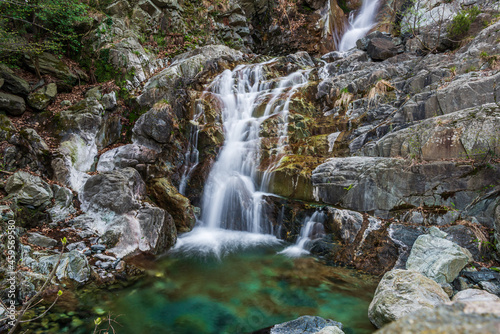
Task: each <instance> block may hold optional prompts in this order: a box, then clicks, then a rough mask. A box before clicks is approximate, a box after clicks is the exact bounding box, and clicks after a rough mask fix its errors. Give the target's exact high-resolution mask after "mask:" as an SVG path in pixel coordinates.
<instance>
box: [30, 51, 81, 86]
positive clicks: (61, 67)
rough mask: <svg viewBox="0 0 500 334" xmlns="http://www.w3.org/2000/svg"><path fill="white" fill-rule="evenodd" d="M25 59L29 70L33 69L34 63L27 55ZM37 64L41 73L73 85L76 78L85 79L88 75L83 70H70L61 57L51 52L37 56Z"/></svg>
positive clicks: (76, 80)
mask: <svg viewBox="0 0 500 334" xmlns="http://www.w3.org/2000/svg"><path fill="white" fill-rule="evenodd" d="M25 61H26V64H27V65H28V67H29V68H30V69H31V70H34V69H35V65H34V64H33V62H32V61H31V59H30V58H29V57H28V56H25ZM38 64H39V67H40V73H41V74H50V75H53V76H55V77H56V78H58V79H59V80H61V81H63V82H64V83H66V84H70V85H75V84H76V83H77V82H78V80H79V79H80V80H83V81H87V80H88V77H87V75H86V74H85V73H84V72H81V71H72V70H70V68H69V67H68V65H66V64H65V63H64V62H63V61H62V60H61V59H59V58H57V57H56V56H54V55H53V54H50V53H47V52H44V53H42V54H41V55H39V57H38Z"/></svg>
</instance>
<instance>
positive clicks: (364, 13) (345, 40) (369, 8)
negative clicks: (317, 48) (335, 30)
mask: <svg viewBox="0 0 500 334" xmlns="http://www.w3.org/2000/svg"><path fill="white" fill-rule="evenodd" d="M379 2H380V0H363V5H362V6H361V9H360V10H359V14H358V15H356V16H355V15H354V13H352V12H351V14H350V16H349V28H348V30H347V31H346V32H345V34H344V35H343V36H342V39H341V40H340V43H339V46H338V50H339V51H347V50H350V49H352V48H353V47H355V46H356V41H357V40H358V39H360V38H363V37H364V36H365V35H366V34H367V33H368V32H369V31H370V29H372V28H373V26H374V25H375V23H376V22H375V16H376V14H377V10H378V7H379Z"/></svg>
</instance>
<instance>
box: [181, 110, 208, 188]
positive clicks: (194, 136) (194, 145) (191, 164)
mask: <svg viewBox="0 0 500 334" xmlns="http://www.w3.org/2000/svg"><path fill="white" fill-rule="evenodd" d="M202 114H203V106H202V105H201V103H198V104H197V105H196V113H195V115H194V117H193V120H192V121H191V122H190V125H191V130H190V132H189V148H188V150H187V152H186V154H185V155H184V158H185V161H186V164H185V166H184V172H183V174H182V178H181V182H180V184H179V193H180V194H181V195H186V186H187V184H188V182H189V179H190V178H191V174H192V173H193V171H194V169H195V168H196V166H198V163H199V158H200V152H199V151H198V135H199V133H200V127H199V125H198V119H199V118H200V117H201V115H202Z"/></svg>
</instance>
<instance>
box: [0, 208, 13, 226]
mask: <svg viewBox="0 0 500 334" xmlns="http://www.w3.org/2000/svg"><path fill="white" fill-rule="evenodd" d="M0 218H1V219H2V221H4V222H8V221H9V220H11V219H14V211H12V209H11V208H10V207H9V206H7V205H0Z"/></svg>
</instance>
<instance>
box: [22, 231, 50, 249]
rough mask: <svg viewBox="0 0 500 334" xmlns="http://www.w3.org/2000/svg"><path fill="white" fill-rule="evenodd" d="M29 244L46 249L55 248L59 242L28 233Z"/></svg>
mask: <svg viewBox="0 0 500 334" xmlns="http://www.w3.org/2000/svg"><path fill="white" fill-rule="evenodd" d="M28 242H29V243H30V244H33V245H35V246H39V247H44V248H53V247H56V246H57V241H56V240H54V239H52V238H49V237H46V236H44V235H41V234H39V233H28Z"/></svg>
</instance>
